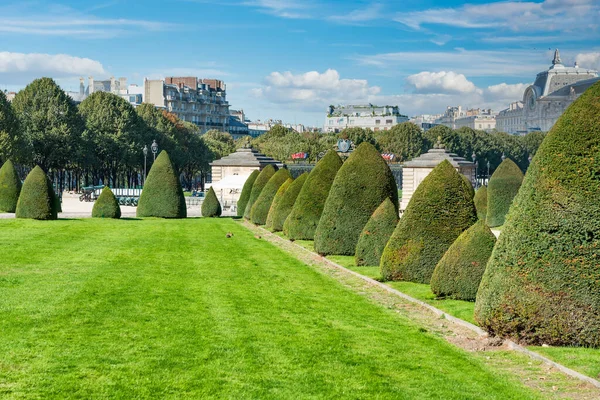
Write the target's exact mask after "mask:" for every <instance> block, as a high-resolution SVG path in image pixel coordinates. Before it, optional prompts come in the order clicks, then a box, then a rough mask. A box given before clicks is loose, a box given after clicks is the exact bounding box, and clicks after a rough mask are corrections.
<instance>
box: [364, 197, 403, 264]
mask: <svg viewBox="0 0 600 400" xmlns="http://www.w3.org/2000/svg"><path fill="white" fill-rule="evenodd" d="M397 224H398V209H397V208H396V207H395V206H394V203H392V201H391V200H390V199H389V198H387V199H385V200H384V201H383V203H381V205H380V206H379V207H377V209H376V210H375V212H374V213H373V215H371V218H370V219H369V221H368V222H367V224H366V225H365V227H364V228H363V230H362V233H361V234H360V238H359V239H358V243H357V245H356V254H355V256H354V259H355V263H356V265H358V266H361V265H377V266H378V265H379V262H380V261H381V255H382V254H383V249H384V248H385V245H386V244H387V242H388V240H390V237H391V236H392V233H394V229H395V228H396V225H397Z"/></svg>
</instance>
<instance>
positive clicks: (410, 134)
mask: <svg viewBox="0 0 600 400" xmlns="http://www.w3.org/2000/svg"><path fill="white" fill-rule="evenodd" d="M376 138H377V143H378V144H379V148H380V149H381V151H382V152H384V153H393V154H395V156H396V160H397V161H408V160H412V159H413V158H415V157H418V156H420V155H421V153H423V150H424V149H425V142H424V140H423V133H422V131H421V128H419V127H418V126H417V125H415V124H413V123H412V122H403V123H401V124H397V125H394V126H393V127H392V128H391V129H390V130H387V131H379V132H377V134H376Z"/></svg>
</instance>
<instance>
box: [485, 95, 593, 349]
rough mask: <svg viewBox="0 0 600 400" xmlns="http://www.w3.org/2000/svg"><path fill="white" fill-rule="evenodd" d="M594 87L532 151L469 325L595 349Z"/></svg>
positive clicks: (528, 339) (532, 340) (535, 340)
mask: <svg viewBox="0 0 600 400" xmlns="http://www.w3.org/2000/svg"><path fill="white" fill-rule="evenodd" d="M598 116H600V83H596V84H594V85H592V86H591V87H590V88H589V89H587V90H586V91H585V92H584V93H583V94H582V95H581V96H580V97H579V98H578V99H577V100H575V102H573V103H572V104H571V105H570V106H569V108H567V110H566V111H565V112H564V113H563V115H562V116H561V117H560V118H559V119H558V121H557V122H556V124H555V125H554V127H553V128H552V130H551V131H550V132H548V134H547V136H546V138H545V139H544V142H543V143H542V145H541V146H540V148H539V150H538V151H537V153H536V155H535V157H534V159H533V162H532V163H531V166H530V167H529V170H528V171H527V174H526V175H525V179H524V181H523V184H522V186H521V189H520V190H519V193H518V194H517V196H516V197H515V199H514V201H513V204H512V206H511V208H510V211H509V213H508V216H507V217H506V222H505V224H504V227H503V230H502V235H500V238H499V239H498V243H496V246H495V248H494V251H493V253H492V256H491V258H490V260H489V262H488V264H487V267H486V271H485V273H484V276H483V279H482V281H481V285H480V287H479V291H478V293H477V301H476V305H475V319H476V321H478V323H479V324H480V326H481V327H483V328H485V329H486V330H488V331H489V332H492V333H493V334H495V335H499V336H503V337H511V338H515V339H517V340H518V341H520V342H523V343H528V344H542V343H546V344H548V345H570V346H585V347H600V313H599V312H598V310H600V268H598V249H599V248H600V180H599V179H598V174H597V172H598V171H600V158H599V157H598V142H599V138H600V120H599V118H598Z"/></svg>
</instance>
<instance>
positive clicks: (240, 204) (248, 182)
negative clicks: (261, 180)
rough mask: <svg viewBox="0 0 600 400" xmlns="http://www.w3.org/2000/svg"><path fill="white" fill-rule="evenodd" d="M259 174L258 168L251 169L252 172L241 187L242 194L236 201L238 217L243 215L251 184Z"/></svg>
mask: <svg viewBox="0 0 600 400" xmlns="http://www.w3.org/2000/svg"><path fill="white" fill-rule="evenodd" d="M259 174H260V171H259V170H254V171H252V173H251V174H250V176H249V177H248V179H246V182H245V183H244V187H243V188H242V194H241V195H240V199H239V200H238V202H237V216H238V217H243V216H244V211H246V205H247V204H248V200H249V199H250V193H251V192H252V185H254V181H256V178H258V175H259Z"/></svg>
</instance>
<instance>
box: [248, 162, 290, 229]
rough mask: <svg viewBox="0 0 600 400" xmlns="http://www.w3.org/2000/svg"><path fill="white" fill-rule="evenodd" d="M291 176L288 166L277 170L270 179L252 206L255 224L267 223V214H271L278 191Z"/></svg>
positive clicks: (251, 213) (251, 219)
mask: <svg viewBox="0 0 600 400" xmlns="http://www.w3.org/2000/svg"><path fill="white" fill-rule="evenodd" d="M291 177H292V175H290V171H288V170H287V168H282V169H280V170H279V171H277V172H275V175H273V177H271V179H269V182H267V184H266V185H265V187H264V188H263V190H262V191H261V192H260V195H259V196H258V198H257V199H256V202H254V205H253V206H252V210H251V212H250V221H252V223H253V224H256V225H264V224H266V223H267V216H268V215H269V210H270V209H271V204H272V203H273V199H274V198H275V195H276V194H277V191H278V190H279V188H280V187H281V185H283V184H284V183H285V181H287V180H288V179H290V178H291Z"/></svg>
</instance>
